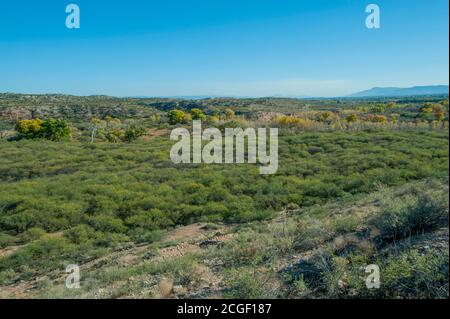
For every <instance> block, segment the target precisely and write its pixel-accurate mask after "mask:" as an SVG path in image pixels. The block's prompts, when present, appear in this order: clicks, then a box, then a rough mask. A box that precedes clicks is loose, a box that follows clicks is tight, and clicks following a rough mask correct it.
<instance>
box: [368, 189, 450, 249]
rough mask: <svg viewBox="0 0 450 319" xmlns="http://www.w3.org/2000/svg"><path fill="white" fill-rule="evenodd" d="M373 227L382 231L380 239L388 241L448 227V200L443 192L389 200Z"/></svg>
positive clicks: (384, 203) (372, 222)
mask: <svg viewBox="0 0 450 319" xmlns="http://www.w3.org/2000/svg"><path fill="white" fill-rule="evenodd" d="M371 224H373V225H374V226H375V227H377V228H378V229H379V230H380V233H381V234H380V238H382V239H384V240H388V241H389V240H398V239H402V238H407V237H409V236H412V235H417V234H420V233H424V232H429V231H432V230H435V229H437V228H439V227H444V226H448V197H447V196H446V194H445V193H442V192H436V191H427V190H425V189H420V190H418V193H416V194H413V195H410V194H408V195H406V196H404V197H402V198H399V197H395V196H394V197H390V198H386V199H385V200H384V202H383V205H382V207H381V212H380V213H379V214H377V215H376V216H375V217H374V218H372V220H371Z"/></svg>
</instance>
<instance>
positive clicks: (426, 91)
mask: <svg viewBox="0 0 450 319" xmlns="http://www.w3.org/2000/svg"><path fill="white" fill-rule="evenodd" d="M448 91H449V90H448V85H427V86H413V87H410V88H398V87H374V88H372V89H370V90H366V91H362V92H358V93H355V94H352V95H350V97H380V96H411V95H437V94H448Z"/></svg>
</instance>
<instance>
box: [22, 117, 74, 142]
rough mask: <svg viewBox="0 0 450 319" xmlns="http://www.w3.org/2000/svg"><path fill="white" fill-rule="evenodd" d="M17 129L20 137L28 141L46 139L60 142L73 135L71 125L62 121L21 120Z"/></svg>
mask: <svg viewBox="0 0 450 319" xmlns="http://www.w3.org/2000/svg"><path fill="white" fill-rule="evenodd" d="M15 128H16V131H17V132H18V133H19V137H21V138H27V139H36V138H45V139H48V140H52V141H60V140H63V139H65V138H70V137H71V134H72V131H71V128H70V123H69V122H67V121H66V120H62V119H48V120H41V119H32V120H21V121H18V122H17V124H16V127H15Z"/></svg>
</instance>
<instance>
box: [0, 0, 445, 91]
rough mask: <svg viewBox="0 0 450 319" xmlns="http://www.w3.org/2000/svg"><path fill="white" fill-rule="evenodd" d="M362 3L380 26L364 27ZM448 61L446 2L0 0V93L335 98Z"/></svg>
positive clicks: (434, 69)
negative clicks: (70, 22) (73, 8)
mask: <svg viewBox="0 0 450 319" xmlns="http://www.w3.org/2000/svg"><path fill="white" fill-rule="evenodd" d="M70 3H76V4H78V5H79V7H80V10H81V28H80V29H77V30H69V29H67V28H66V26H65V19H66V16H67V14H66V13H65V7H66V5H68V4H70ZM369 3H376V4H378V5H379V7H380V9H381V28H380V29H367V28H366V26H365V18H366V16H367V13H365V7H366V5H367V4H369ZM448 61H449V52H448V1H447V0H432V1H427V0H409V1H406V0H369V1H360V0H333V1H331V0H330V1H325V0H308V1H302V0H296V1H293V0H226V1H225V0H182V1H181V0H165V1H151V0H150V1H143V0H127V1H122V0H109V1H106V0H78V1H77V0H68V1H64V0H55V1H50V0H47V1H45V0H41V1H31V0H29V1H23V0H16V1H2V2H1V4H0V92H19V93H68V94H76V95H91V94H107V95H114V96H187V95H221V96H229V95H234V96H271V95H296V96H302V95H308V96H338V95H346V94H350V93H353V92H356V91H360V90H364V89H368V88H370V87H373V86H403V87H406V86H413V85H429V84H448V82H449V80H448V79H449V75H448V67H449V65H448Z"/></svg>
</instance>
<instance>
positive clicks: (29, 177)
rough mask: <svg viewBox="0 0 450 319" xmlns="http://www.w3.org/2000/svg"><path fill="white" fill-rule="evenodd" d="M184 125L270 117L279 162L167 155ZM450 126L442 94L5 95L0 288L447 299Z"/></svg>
mask: <svg viewBox="0 0 450 319" xmlns="http://www.w3.org/2000/svg"><path fill="white" fill-rule="evenodd" d="M192 120H202V121H203V122H204V123H205V125H206V126H210V127H218V128H219V129H224V128H226V127H243V128H244V127H278V128H279V129H280V132H279V169H278V172H277V174H275V175H271V176H264V175H259V171H258V166H256V165H252V164H233V165H230V164H223V165H222V164H214V165H208V164H189V165H187V164H183V165H176V164H174V163H172V162H171V160H170V156H169V152H170V148H171V146H172V144H173V141H170V139H169V134H170V130H171V129H172V128H175V127H179V126H185V127H187V128H190V126H191V124H192ZM448 133H449V132H448V97H447V96H429V97H408V98H399V99H394V98H391V99H388V98H383V99H340V100H331V99H330V100H327V99H325V100H298V99H278V98H267V99H231V98H229V99H228V98H223V99H204V100H177V99H137V98H136V99H134V98H129V99H118V98H111V97H104V96H92V97H74V96H64V95H40V96H36V95H17V94H0V150H1V156H0V186H1V187H0V297H1V298H448V294H449V290H448V282H449V277H448V262H449V257H448V165H449V160H448V152H449V150H448V147H449V145H448V139H449V135H448ZM70 264H77V265H79V266H80V272H81V282H80V286H81V287H80V288H79V289H68V288H67V287H66V285H65V278H66V277H67V274H66V273H65V270H66V266H67V265H70ZM367 265H377V266H378V267H379V269H380V288H379V289H368V288H367V287H366V278H367V276H368V274H367V273H365V267H366V266H367Z"/></svg>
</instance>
